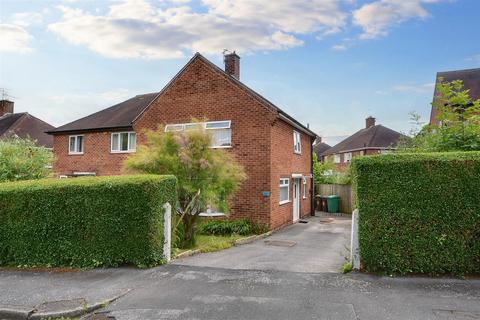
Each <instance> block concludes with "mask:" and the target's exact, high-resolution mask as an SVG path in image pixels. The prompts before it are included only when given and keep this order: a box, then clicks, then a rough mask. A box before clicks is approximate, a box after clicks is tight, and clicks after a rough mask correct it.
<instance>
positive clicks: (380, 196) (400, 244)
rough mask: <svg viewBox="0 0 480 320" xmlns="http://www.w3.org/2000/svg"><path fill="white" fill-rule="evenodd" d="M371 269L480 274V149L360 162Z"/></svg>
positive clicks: (363, 241) (356, 180) (364, 248)
mask: <svg viewBox="0 0 480 320" xmlns="http://www.w3.org/2000/svg"><path fill="white" fill-rule="evenodd" d="M351 165H352V170H353V171H352V173H353V187H354V194H355V195H356V196H355V197H356V203H357V208H359V210H360V216H359V218H360V219H359V240H360V254H361V259H362V266H363V268H364V269H365V270H366V271H371V272H386V273H389V274H393V273H401V274H404V273H428V274H440V273H453V274H467V273H478V272H479V271H480V152H455V153H453V152H452V153H430V154H392V155H381V156H372V157H357V158H354V159H353V161H352V164H351Z"/></svg>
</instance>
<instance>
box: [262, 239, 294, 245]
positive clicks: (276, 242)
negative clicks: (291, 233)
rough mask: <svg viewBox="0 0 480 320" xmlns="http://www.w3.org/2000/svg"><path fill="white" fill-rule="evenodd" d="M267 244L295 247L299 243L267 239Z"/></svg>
mask: <svg viewBox="0 0 480 320" xmlns="http://www.w3.org/2000/svg"><path fill="white" fill-rule="evenodd" d="M265 244H266V245H268V246H275V247H293V246H294V245H296V244H297V243H296V242H295V241H289V240H265Z"/></svg>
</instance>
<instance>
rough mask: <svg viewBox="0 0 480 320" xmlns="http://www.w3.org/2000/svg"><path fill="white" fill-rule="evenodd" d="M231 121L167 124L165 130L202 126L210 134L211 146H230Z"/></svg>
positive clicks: (189, 128)
mask: <svg viewBox="0 0 480 320" xmlns="http://www.w3.org/2000/svg"><path fill="white" fill-rule="evenodd" d="M231 123H232V122H231V121H230V120H228V121H210V122H198V123H179V124H167V125H166V126H165V132H169V131H183V130H191V129H198V128H204V129H206V130H209V131H210V132H211V134H212V146H211V147H212V148H230V147H231V146H232V129H231Z"/></svg>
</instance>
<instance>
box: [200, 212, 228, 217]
mask: <svg viewBox="0 0 480 320" xmlns="http://www.w3.org/2000/svg"><path fill="white" fill-rule="evenodd" d="M198 216H199V217H223V216H225V213H221V212H212V213H207V212H202V213H200V214H199V215H198Z"/></svg>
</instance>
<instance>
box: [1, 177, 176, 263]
mask: <svg viewBox="0 0 480 320" xmlns="http://www.w3.org/2000/svg"><path fill="white" fill-rule="evenodd" d="M165 202H170V203H172V204H175V203H176V178H175V177H173V176H156V175H136V176H113V177H88V178H75V179H44V180H32V181H22V182H8V183H0V265H15V266H46V267H51V266H72V267H97V266H118V265H120V264H133V265H136V266H139V267H145V266H151V265H154V264H157V263H159V262H161V260H162V256H163V204H164V203H165Z"/></svg>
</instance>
